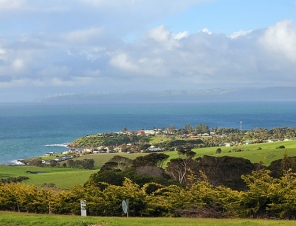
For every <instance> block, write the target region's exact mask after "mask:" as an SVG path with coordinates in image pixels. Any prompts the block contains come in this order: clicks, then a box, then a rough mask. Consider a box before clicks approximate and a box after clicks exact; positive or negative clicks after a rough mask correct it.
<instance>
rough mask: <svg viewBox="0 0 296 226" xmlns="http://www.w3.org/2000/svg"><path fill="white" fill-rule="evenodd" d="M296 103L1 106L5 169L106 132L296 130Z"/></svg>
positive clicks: (0, 149)
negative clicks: (197, 128) (187, 128)
mask: <svg viewBox="0 0 296 226" xmlns="http://www.w3.org/2000/svg"><path fill="white" fill-rule="evenodd" d="M295 115H296V102H223V103H221V102H220V103H145V104H143V103H122V104H67V105H58V104H44V103H26V104H0V164H9V163H11V162H12V161H13V160H16V159H23V158H29V157H34V156H39V155H44V154H45V153H47V152H57V153H60V152H62V151H65V150H67V149H68V148H67V147H66V145H67V143H69V142H71V141H73V140H74V139H76V138H78V137H82V136H85V135H88V134H97V133H102V132H118V131H120V130H122V129H123V128H127V129H128V130H140V129H152V128H167V127H169V126H175V127H176V128H184V125H185V124H190V125H191V126H192V127H195V126H196V125H197V124H199V123H202V124H207V125H208V126H209V127H210V128H213V127H227V128H238V129H240V128H242V129H252V128H256V127H260V128H267V129H270V128H273V127H296V120H295Z"/></svg>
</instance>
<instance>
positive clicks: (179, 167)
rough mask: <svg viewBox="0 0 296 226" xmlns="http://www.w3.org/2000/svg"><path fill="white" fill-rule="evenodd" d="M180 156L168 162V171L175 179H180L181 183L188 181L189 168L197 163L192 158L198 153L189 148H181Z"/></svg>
mask: <svg viewBox="0 0 296 226" xmlns="http://www.w3.org/2000/svg"><path fill="white" fill-rule="evenodd" d="M178 153H179V155H180V158H177V159H171V160H170V161H169V163H168V166H167V168H166V171H167V172H168V173H169V175H171V176H172V178H173V179H175V180H178V181H179V182H180V183H186V181H187V175H188V172H189V171H188V170H189V169H190V168H192V167H194V165H195V164H196V163H195V161H194V160H193V159H192V158H193V157H194V156H195V155H196V153H195V152H193V151H191V150H190V149H189V150H184V149H179V151H178Z"/></svg>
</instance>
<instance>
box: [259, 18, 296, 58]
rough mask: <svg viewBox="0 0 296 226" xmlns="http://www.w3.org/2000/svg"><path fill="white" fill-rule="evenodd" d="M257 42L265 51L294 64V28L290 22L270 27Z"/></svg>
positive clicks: (295, 41) (295, 52) (295, 31)
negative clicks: (278, 55)
mask: <svg viewBox="0 0 296 226" xmlns="http://www.w3.org/2000/svg"><path fill="white" fill-rule="evenodd" d="M258 42H259V44H260V45H262V46H263V47H264V48H265V49H266V50H267V51H269V52H271V53H274V54H280V55H282V56H284V57H286V58H287V59H288V60H291V61H294V62H296V26H295V25H294V24H293V22H292V21H291V20H284V21H280V22H278V23H276V24H275V25H273V26H270V27H269V28H268V29H267V30H266V31H265V32H264V35H263V36H262V37H260V38H259V40H258Z"/></svg>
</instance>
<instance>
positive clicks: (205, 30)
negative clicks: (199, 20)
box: [201, 28, 212, 35]
mask: <svg viewBox="0 0 296 226" xmlns="http://www.w3.org/2000/svg"><path fill="white" fill-rule="evenodd" d="M201 32H204V33H207V34H209V35H211V34H212V32H210V30H209V29H208V28H204V29H202V30H201Z"/></svg>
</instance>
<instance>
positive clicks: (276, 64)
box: [0, 0, 296, 95]
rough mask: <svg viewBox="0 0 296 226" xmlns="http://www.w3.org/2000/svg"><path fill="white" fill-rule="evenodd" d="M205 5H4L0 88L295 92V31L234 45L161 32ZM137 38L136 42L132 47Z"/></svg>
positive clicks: (270, 30) (283, 26)
mask: <svg viewBox="0 0 296 226" xmlns="http://www.w3.org/2000/svg"><path fill="white" fill-rule="evenodd" d="M201 2H207V1H206V0H205V1H201V0H184V1H179V0H171V1H168V0H163V1H157V0H151V1H148V0H122V1H117V0H109V1H107V0H73V1H70V0H67V1H66V0H65V1H58V0H52V1H46V0H30V1H25V0H19V1H17V0H10V1H8V0H0V11H1V14H0V19H1V20H0V25H1V31H2V32H1V34H0V86H1V87H2V88H3V87H5V88H6V89H11V92H14V90H13V88H15V90H16V89H17V88H19V87H23V88H24V90H25V89H27V90H32V87H39V88H40V87H42V90H43V91H44V93H45V92H48V93H49V94H50V92H51V90H53V89H54V90H63V89H65V90H63V91H64V92H77V90H79V91H80V92H88V91H89V90H90V89H94V90H96V89H99V88H100V89H110V90H111V89H114V91H121V90H126V89H127V88H128V90H141V89H144V88H145V89H149V90H163V89H201V88H211V87H234V86H235V87H237V86H264V85H265V86H266V85H271V84H277V85H287V84H291V82H296V78H295V76H294V74H295V71H296V64H295V61H296V28H295V24H294V22H293V21H288V20H284V21H279V22H278V23H276V24H274V25H271V26H269V27H267V28H262V29H253V30H249V31H242V30H239V31H237V32H234V33H232V34H231V35H230V36H229V35H226V34H224V33H222V32H221V33H217V32H214V31H210V29H209V28H204V29H202V30H199V31H197V32H191V33H189V32H188V31H186V30H185V29H180V30H177V31H176V30H173V29H172V28H170V27H169V26H166V24H165V23H159V19H161V18H167V17H169V16H171V15H173V14H174V13H181V12H183V11H182V10H184V9H186V8H188V7H190V6H192V5H196V4H198V3H201ZM69 3H71V4H69ZM156 6H157V7H156ZM1 21H2V22H1ZM162 22H163V20H162ZM152 24H154V25H152ZM205 26H207V24H205ZM131 35H132V36H133V39H132V40H130V41H129V42H127V41H125V37H128V36H131ZM111 84H112V85H111ZM147 87H148V88H147ZM40 89H41V88H40ZM0 95H1V92H0Z"/></svg>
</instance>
